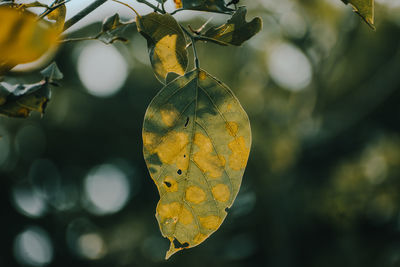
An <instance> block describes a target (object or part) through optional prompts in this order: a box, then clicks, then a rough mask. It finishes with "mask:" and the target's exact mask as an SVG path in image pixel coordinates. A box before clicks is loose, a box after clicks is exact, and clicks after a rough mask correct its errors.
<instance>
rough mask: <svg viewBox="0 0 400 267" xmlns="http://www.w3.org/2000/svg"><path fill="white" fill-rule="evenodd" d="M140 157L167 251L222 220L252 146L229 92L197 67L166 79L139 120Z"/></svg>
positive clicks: (197, 238) (201, 236)
mask: <svg viewBox="0 0 400 267" xmlns="http://www.w3.org/2000/svg"><path fill="white" fill-rule="evenodd" d="M143 145H144V149H143V152H144V158H145V160H146V164H147V167H148V169H149V172H150V175H151V177H152V179H153V180H154V182H155V184H156V185H157V188H158V191H159V193H160V201H159V202H158V205H157V209H156V217H157V220H158V223H159V226H160V229H161V232H162V234H163V236H164V237H166V238H168V239H169V240H170V242H171V245H170V249H169V251H168V252H167V254H166V258H167V259H168V258H169V257H170V256H171V255H173V254H174V253H176V252H177V251H179V250H182V249H183V248H191V247H195V246H197V245H199V244H200V243H202V242H203V241H204V240H205V239H206V238H208V237H209V236H210V235H211V234H212V233H213V232H215V231H216V230H217V229H218V228H219V227H220V225H221V224H222V222H223V221H224V219H225V217H226V215H227V212H226V209H227V208H229V207H231V206H232V204H233V201H234V200H235V198H236V195H237V193H238V191H239V188H240V184H241V181H242V176H243V173H244V169H245V167H246V164H247V159H248V156H249V152H250V146H251V130H250V123H249V119H248V117H247V114H246V112H245V111H244V110H243V108H242V107H241V105H240V103H239V101H238V100H237V98H236V97H235V96H234V95H233V93H232V91H231V90H230V89H229V88H228V87H227V86H226V85H224V84H223V83H221V82H220V81H218V80H217V79H215V78H214V77H212V76H211V75H210V74H208V73H206V72H205V71H203V70H194V71H191V72H189V73H187V74H185V75H184V76H181V77H179V78H177V79H176V80H174V81H173V82H171V83H169V84H168V85H166V86H165V87H164V88H163V89H162V90H161V91H160V92H159V93H158V94H157V96H156V97H155V98H154V99H153V101H152V102H151V104H150V105H149V107H148V109H147V111H146V115H145V118H144V124H143Z"/></svg>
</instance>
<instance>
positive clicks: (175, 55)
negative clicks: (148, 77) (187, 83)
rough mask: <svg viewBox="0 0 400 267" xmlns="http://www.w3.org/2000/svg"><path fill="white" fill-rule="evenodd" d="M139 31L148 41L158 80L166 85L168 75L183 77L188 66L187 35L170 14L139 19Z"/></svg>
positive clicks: (152, 63) (152, 14) (154, 14)
mask: <svg viewBox="0 0 400 267" xmlns="http://www.w3.org/2000/svg"><path fill="white" fill-rule="evenodd" d="M136 20H137V22H136V24H137V28H138V31H139V32H140V33H141V34H142V35H143V36H144V37H145V38H146V39H147V46H148V49H149V55H150V61H151V65H152V66H153V70H154V74H155V75H156V77H157V79H158V80H159V81H160V82H162V83H164V84H165V80H166V77H167V74H168V73H169V72H175V73H177V74H179V75H183V74H185V72H186V69H187V66H188V55H187V51H186V39H185V35H184V34H183V31H182V29H181V27H180V26H179V24H178V22H177V21H176V20H175V19H174V17H172V16H171V15H169V14H163V15H161V14H157V13H150V14H148V15H146V16H143V17H139V16H138V17H137V18H136Z"/></svg>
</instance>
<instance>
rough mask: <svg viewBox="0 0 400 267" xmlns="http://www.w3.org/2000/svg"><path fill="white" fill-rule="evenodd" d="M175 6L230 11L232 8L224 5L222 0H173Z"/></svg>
mask: <svg viewBox="0 0 400 267" xmlns="http://www.w3.org/2000/svg"><path fill="white" fill-rule="evenodd" d="M174 1H175V6H176V8H184V9H191V10H201V11H210V12H218V13H231V12H233V11H234V10H233V9H230V8H228V7H226V4H225V1H224V0H174Z"/></svg>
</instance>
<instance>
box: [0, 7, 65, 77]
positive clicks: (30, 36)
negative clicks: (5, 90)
mask: <svg viewBox="0 0 400 267" xmlns="http://www.w3.org/2000/svg"><path fill="white" fill-rule="evenodd" d="M0 25H1V26H0V75H1V73H2V72H4V71H5V70H7V69H9V68H10V67H13V66H15V65H17V64H21V63H27V62H31V61H34V60H36V59H38V58H39V57H40V56H42V55H43V54H44V53H45V52H46V51H47V50H48V49H49V48H50V47H52V46H55V45H56V44H57V39H58V35H59V31H58V30H57V29H56V28H55V27H52V26H51V24H50V23H48V22H46V21H44V20H40V19H38V16H36V15H35V14H33V13H31V12H29V11H26V10H23V9H15V8H11V7H8V6H0Z"/></svg>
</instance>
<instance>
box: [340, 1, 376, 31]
mask: <svg viewBox="0 0 400 267" xmlns="http://www.w3.org/2000/svg"><path fill="white" fill-rule="evenodd" d="M342 1H343V2H344V3H345V4H350V5H351V6H352V7H353V9H354V11H355V12H356V13H357V14H359V15H360V16H361V17H362V18H363V19H364V21H365V22H366V23H367V24H368V25H369V26H370V27H371V28H373V29H375V26H374V0H342Z"/></svg>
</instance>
